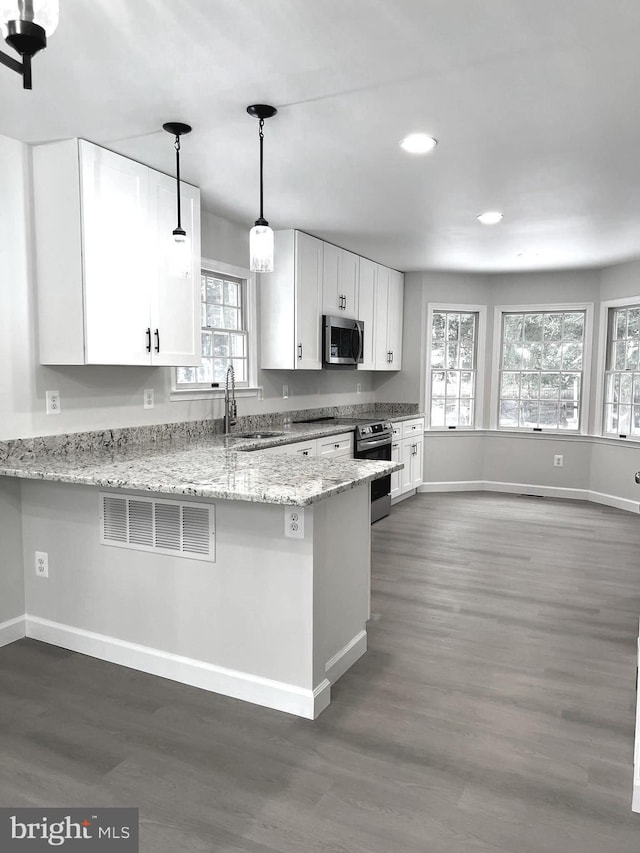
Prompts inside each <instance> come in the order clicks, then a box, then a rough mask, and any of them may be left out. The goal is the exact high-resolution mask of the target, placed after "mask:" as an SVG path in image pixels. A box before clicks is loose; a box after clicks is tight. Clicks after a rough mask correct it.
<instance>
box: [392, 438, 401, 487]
mask: <svg viewBox="0 0 640 853" xmlns="http://www.w3.org/2000/svg"><path fill="white" fill-rule="evenodd" d="M401 456H402V454H401V452H400V441H399V440H397V441H396V440H394V441H393V442H392V444H391V461H392V462H402V458H401ZM401 475H402V471H395V472H394V473H393V474H392V475H391V499H392V500H393V498H397V497H398V495H400V494H401V492H402V489H401V482H400V480H401Z"/></svg>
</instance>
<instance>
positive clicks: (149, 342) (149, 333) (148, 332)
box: [147, 329, 151, 352]
mask: <svg viewBox="0 0 640 853" xmlns="http://www.w3.org/2000/svg"><path fill="white" fill-rule="evenodd" d="M147 352H151V329H147Z"/></svg>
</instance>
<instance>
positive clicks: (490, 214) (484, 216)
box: [477, 210, 502, 225]
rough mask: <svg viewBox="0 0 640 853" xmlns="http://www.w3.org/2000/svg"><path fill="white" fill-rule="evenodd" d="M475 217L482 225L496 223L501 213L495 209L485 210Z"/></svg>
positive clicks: (500, 217)
mask: <svg viewBox="0 0 640 853" xmlns="http://www.w3.org/2000/svg"><path fill="white" fill-rule="evenodd" d="M477 219H478V220H479V221H480V222H482V224H483V225H497V224H498V222H500V220H501V219H502V213H500V212H499V211H497V210H487V211H486V213H481V214H480V216H478V217H477Z"/></svg>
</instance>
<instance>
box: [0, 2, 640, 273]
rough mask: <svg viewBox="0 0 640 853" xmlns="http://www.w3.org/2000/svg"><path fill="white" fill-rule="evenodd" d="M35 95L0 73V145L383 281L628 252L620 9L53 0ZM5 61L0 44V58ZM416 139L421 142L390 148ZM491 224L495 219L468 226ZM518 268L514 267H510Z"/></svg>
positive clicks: (630, 12) (633, 107)
mask: <svg viewBox="0 0 640 853" xmlns="http://www.w3.org/2000/svg"><path fill="white" fill-rule="evenodd" d="M60 6H61V9H60V25H59V28H58V30H57V32H56V33H55V34H54V35H53V36H52V37H51V39H50V42H49V47H48V48H47V49H46V50H45V51H44V52H43V53H42V54H40V55H39V56H38V57H36V58H35V59H34V68H33V79H34V83H33V85H34V88H33V91H32V92H27V91H23V89H22V88H21V81H20V79H19V78H18V76H17V75H15V74H12V73H11V72H10V71H9V70H8V69H6V68H3V67H1V66H0V133H2V134H4V135H7V136H11V137H15V138H17V139H21V140H23V141H25V142H40V141H43V140H51V139H58V138H63V137H68V136H81V137H84V138H86V139H90V140H92V141H94V142H97V143H99V144H102V145H105V146H106V147H108V148H111V149H113V150H115V151H118V152H120V153H122V154H125V155H128V156H131V157H133V158H135V159H138V160H141V161H143V162H145V163H148V164H149V165H151V166H154V167H156V168H159V169H162V170H163V171H166V172H172V169H173V157H174V152H173V145H172V140H171V139H170V138H169V137H168V136H167V134H166V133H164V132H162V131H161V130H160V128H161V126H162V123H163V122H165V121H185V122H188V123H189V124H191V125H193V133H192V134H191V135H190V136H189V137H187V138H186V139H185V140H184V142H183V148H182V150H183V172H184V177H185V179H187V180H189V181H191V182H193V183H195V184H197V185H198V186H200V188H201V190H202V196H203V204H204V207H206V208H207V209H208V210H210V211H212V212H214V213H218V214H220V215H223V216H226V217H228V218H230V219H232V220H235V221H237V222H242V223H246V225H247V227H250V225H251V224H252V222H253V220H254V219H255V218H256V217H257V214H258V210H257V207H258V197H257V195H258V194H257V165H258V137H257V130H258V128H257V122H256V120H255V119H252V118H250V117H249V116H248V115H247V114H246V112H245V109H246V106H247V105H248V104H251V103H256V102H262V103H269V104H274V105H276V106H277V107H278V115H277V116H276V117H275V118H273V119H270V120H269V121H268V122H267V124H266V126H265V215H266V217H267V219H269V221H270V223H271V225H272V227H274V228H276V229H279V228H288V227H296V228H300V229H303V230H305V231H308V232H310V233H312V234H316V235H318V236H319V237H323V238H325V239H328V240H331V241H333V242H335V243H338V244H339V245H342V246H345V247H346V248H349V249H352V250H353V251H355V252H358V253H360V254H362V255H366V256H368V257H371V258H373V259H374V260H377V261H380V262H382V263H386V264H389V265H391V266H394V267H397V268H399V269H402V270H413V269H451V270H478V271H499V270H514V269H516V270H525V269H550V268H566V267H583V266H601V265H606V264H610V263H614V262H616V261H620V260H624V259H627V258H630V257H633V256H638V255H640V61H639V58H638V57H639V52H638V50H639V45H640V3H639V2H638V0H606V2H603V0H535V2H532V0H485V2H480V0H316V2H312V0H92V2H91V3H87V2H86V0H60ZM8 50H10V49H8ZM418 130H423V131H426V132H427V133H429V134H431V135H433V136H435V137H436V138H437V139H438V140H439V145H438V147H437V148H436V149H435V151H433V152H432V153H431V154H428V155H426V156H423V157H415V156H410V155H408V154H405V153H404V152H403V151H402V150H401V149H400V148H399V146H398V142H399V140H400V139H401V138H402V137H404V136H406V135H407V134H408V133H409V132H412V131H418ZM495 209H497V210H502V211H503V212H504V220H503V222H502V223H501V224H500V225H497V226H493V227H489V226H484V225H481V224H480V223H478V222H477V220H476V215H477V214H479V213H481V212H482V211H485V210H495ZM519 253H524V255H523V256H522V257H518V254H519Z"/></svg>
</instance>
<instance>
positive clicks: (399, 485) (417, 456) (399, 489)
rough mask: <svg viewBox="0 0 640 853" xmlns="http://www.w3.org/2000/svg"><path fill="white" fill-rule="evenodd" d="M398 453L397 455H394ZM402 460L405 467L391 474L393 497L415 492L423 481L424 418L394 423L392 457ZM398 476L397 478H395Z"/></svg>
mask: <svg viewBox="0 0 640 853" xmlns="http://www.w3.org/2000/svg"><path fill="white" fill-rule="evenodd" d="M394 454H396V455H397V456H396V455H394ZM397 457H399V458H398V459H397V461H400V462H402V464H403V465H404V468H403V469H402V471H400V472H398V473H397V474H392V475H391V499H392V500H393V498H397V497H401V496H402V495H405V494H407V493H408V492H413V491H414V490H415V489H417V488H418V486H420V485H422V482H423V469H422V466H423V460H424V418H413V419H412V420H410V421H403V422H402V423H398V424H394V427H393V444H392V445H391V458H392V459H394V460H395V459H396V458H397ZM394 477H397V478H398V479H397V480H394Z"/></svg>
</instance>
